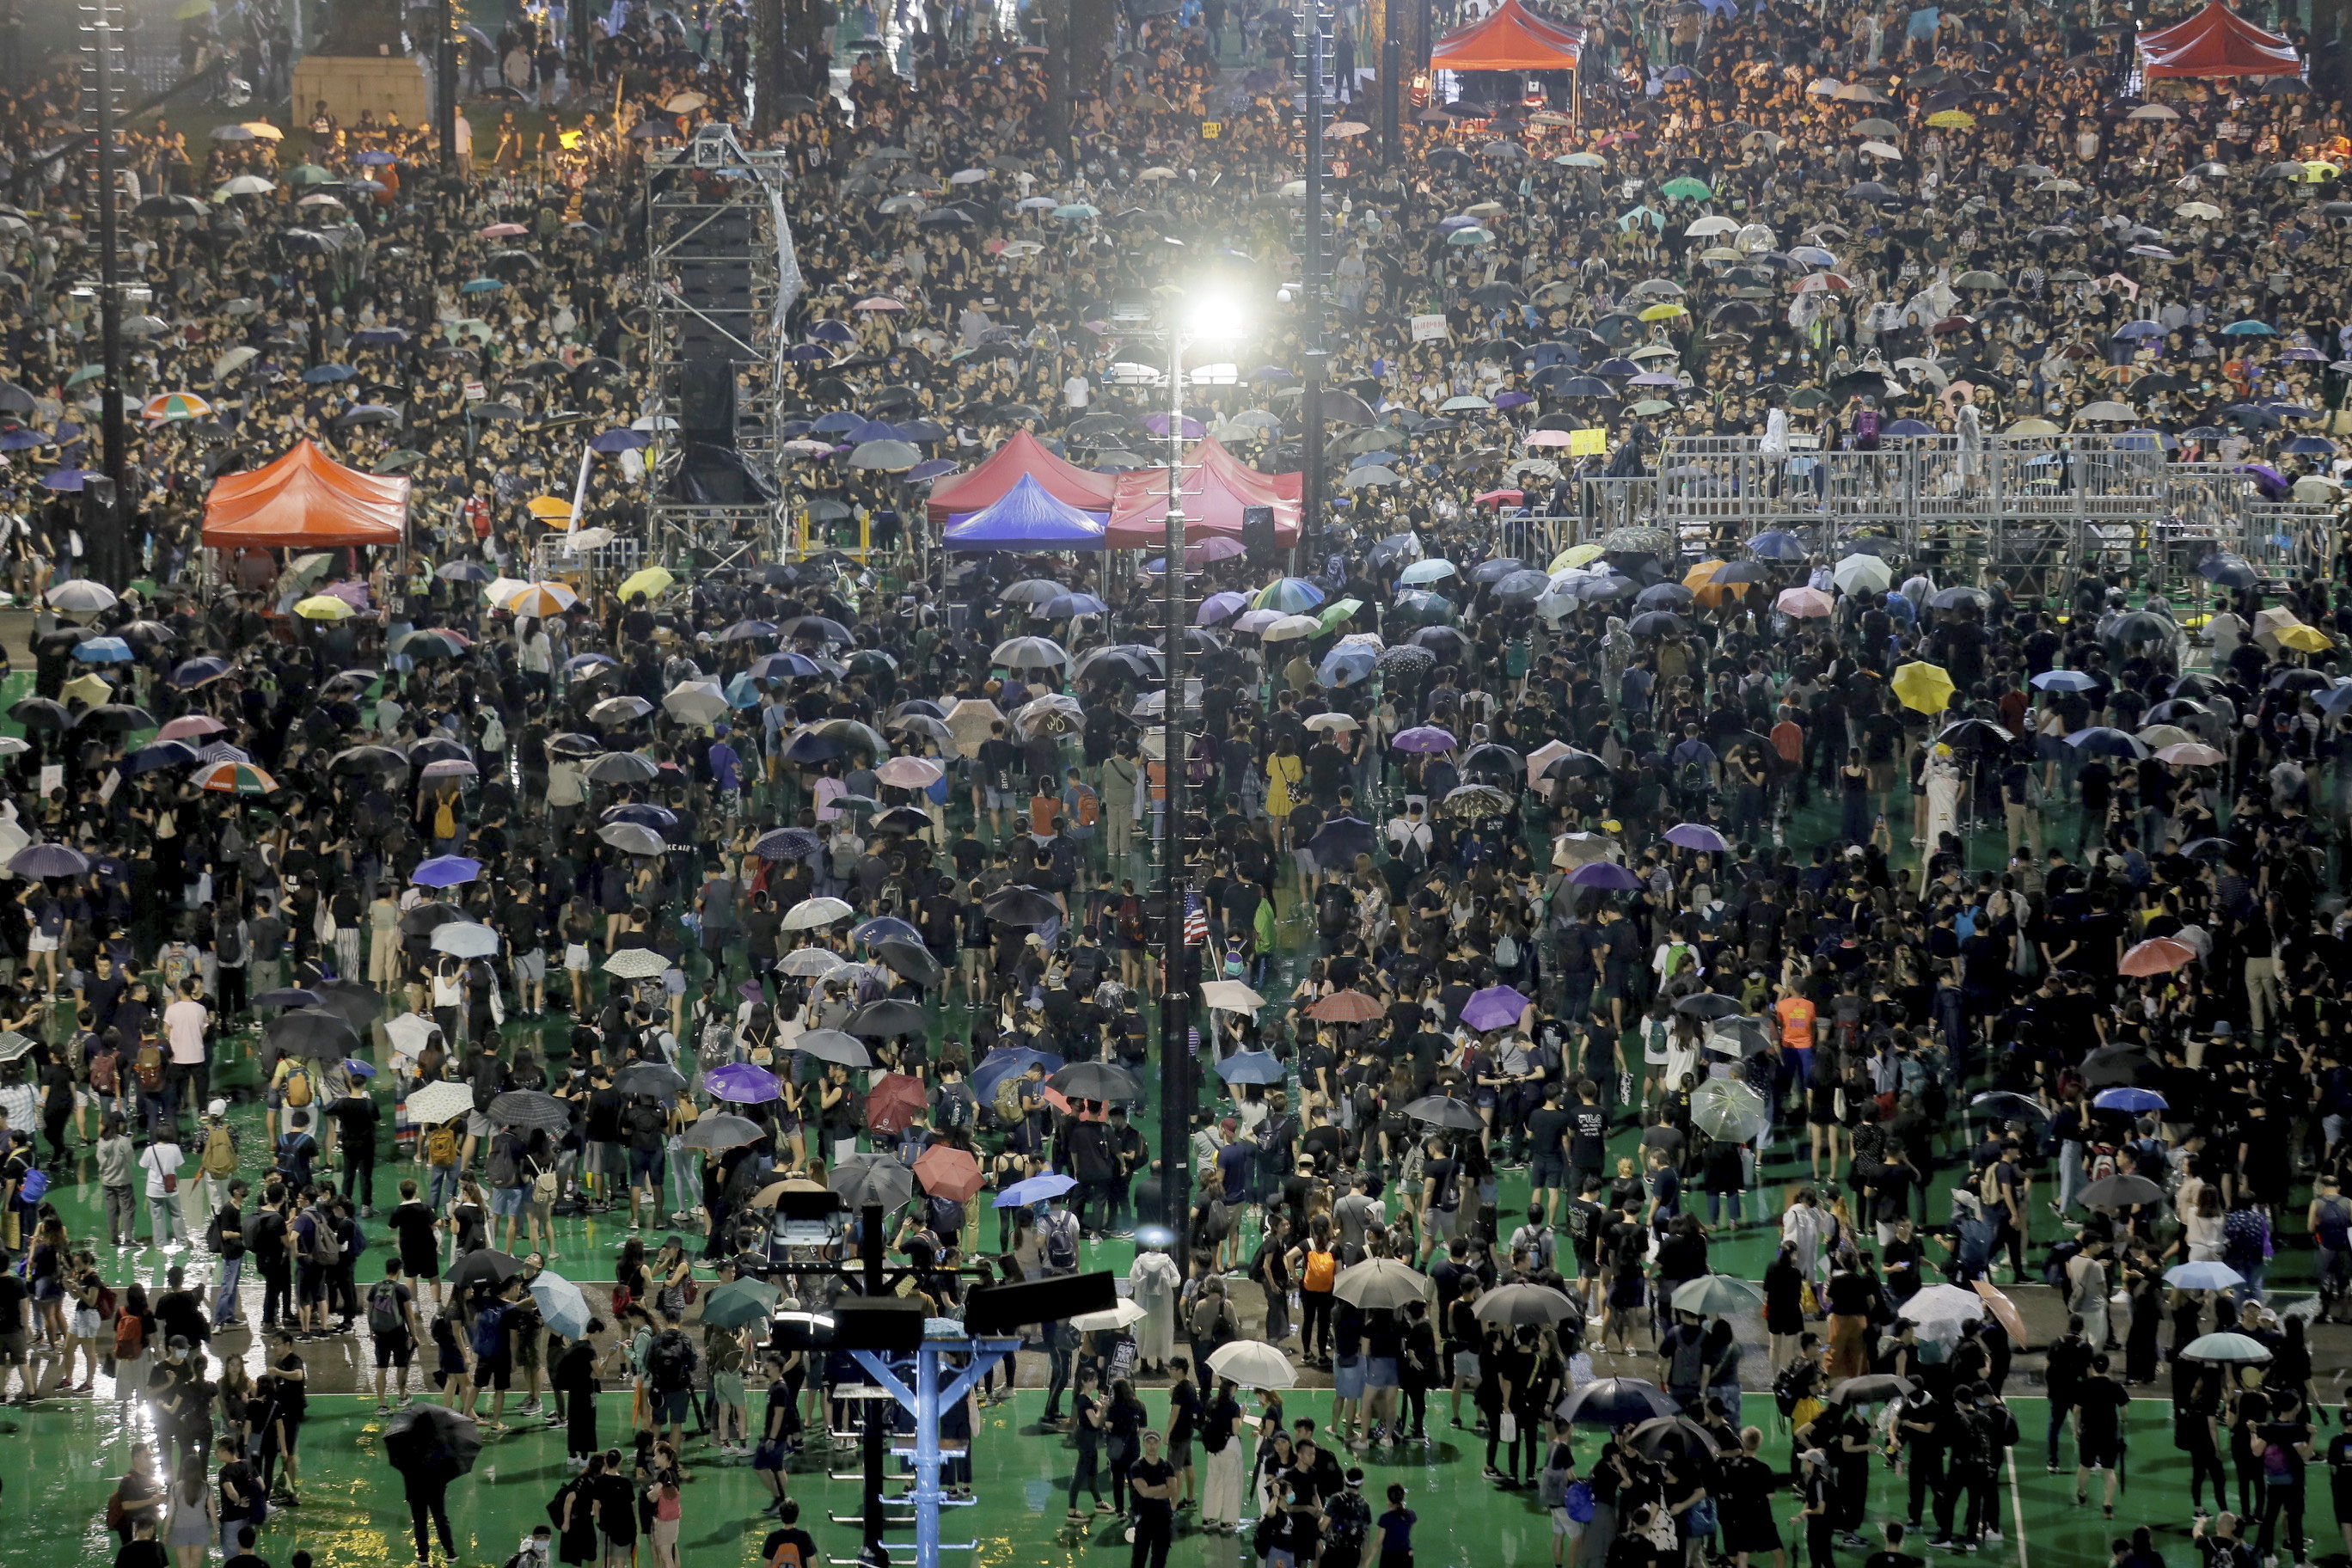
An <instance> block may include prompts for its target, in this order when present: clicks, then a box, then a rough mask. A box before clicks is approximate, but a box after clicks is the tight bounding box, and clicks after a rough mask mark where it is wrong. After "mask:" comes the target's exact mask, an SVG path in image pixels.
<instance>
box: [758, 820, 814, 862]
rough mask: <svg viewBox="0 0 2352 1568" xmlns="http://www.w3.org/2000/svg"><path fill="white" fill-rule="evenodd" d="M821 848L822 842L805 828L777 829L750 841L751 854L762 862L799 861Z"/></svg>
mask: <svg viewBox="0 0 2352 1568" xmlns="http://www.w3.org/2000/svg"><path fill="white" fill-rule="evenodd" d="M823 847H824V843H823V841H822V840H820V839H819V838H818V837H817V836H816V835H815V834H814V833H812V832H810V831H809V830H808V829H807V828H805V827H779V828H775V829H772V831H770V832H767V833H762V834H761V835H760V837H758V838H756V839H754V840H752V843H751V853H752V854H754V855H757V856H758V857H759V858H761V859H762V860H799V859H803V858H806V857H808V856H811V855H814V854H815V853H816V852H817V851H818V850H819V849H822V848H823Z"/></svg>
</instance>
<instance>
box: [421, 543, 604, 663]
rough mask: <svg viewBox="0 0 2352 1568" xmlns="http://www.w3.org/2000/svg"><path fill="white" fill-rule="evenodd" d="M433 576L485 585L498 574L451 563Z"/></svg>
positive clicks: (478, 565) (585, 655) (587, 655)
mask: <svg viewBox="0 0 2352 1568" xmlns="http://www.w3.org/2000/svg"><path fill="white" fill-rule="evenodd" d="M433 575H435V576H436V577H438V578H440V579H441V581H443V582H444V583H487V582H488V581H490V580H491V579H492V578H494V577H496V576H497V575H498V574H497V573H495V572H493V571H491V570H490V569H489V568H488V567H487V566H485V565H483V564H482V563H480V562H478V561H452V562H450V563H447V564H446V565H443V566H436V567H435V568H434V569H433ZM580 658H601V659H603V660H604V662H605V663H606V664H613V663H616V662H618V661H616V660H615V659H614V658H612V656H611V655H609V654H601V653H583V654H582V655H581V656H580ZM579 662H580V659H579V658H575V659H573V660H572V662H571V664H566V665H565V666H564V667H563V668H566V669H570V668H572V665H573V664H577V663H579Z"/></svg>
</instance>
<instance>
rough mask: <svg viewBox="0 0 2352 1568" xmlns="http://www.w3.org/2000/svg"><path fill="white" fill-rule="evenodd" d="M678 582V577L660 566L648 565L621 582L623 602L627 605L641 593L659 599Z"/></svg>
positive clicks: (649, 597)
mask: <svg viewBox="0 0 2352 1568" xmlns="http://www.w3.org/2000/svg"><path fill="white" fill-rule="evenodd" d="M675 584H677V578H675V577H673V576H671V575H670V574H668V573H667V572H666V571H664V570H663V569H662V568H661V567H658V566H648V567H646V568H645V569H644V570H643V571H641V572H633V573H631V574H629V576H628V578H627V580H626V581H625V582H623V583H622V584H621V603H623V604H627V603H628V602H629V601H630V600H631V599H634V598H635V597H636V596H637V595H640V594H643V595H645V596H646V598H648V599H657V598H659V597H660V596H661V595H664V594H667V593H668V592H669V591H670V589H671V587H672V586H673V585H675Z"/></svg>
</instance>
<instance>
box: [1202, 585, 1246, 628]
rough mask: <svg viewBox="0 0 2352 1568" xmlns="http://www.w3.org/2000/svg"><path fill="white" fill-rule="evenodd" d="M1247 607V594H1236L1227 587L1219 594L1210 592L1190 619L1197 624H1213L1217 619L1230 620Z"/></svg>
mask: <svg viewBox="0 0 2352 1568" xmlns="http://www.w3.org/2000/svg"><path fill="white" fill-rule="evenodd" d="M1248 608H1249V595H1247V594H1236V593H1234V592H1233V591H1232V590H1230V589H1228V590H1226V591H1225V592H1223V593H1221V594H1212V595H1209V596H1208V597H1207V598H1205V599H1203V600H1202V601H1201V607H1200V609H1199V611H1198V612H1196V613H1195V614H1194V616H1193V617H1192V619H1193V621H1194V623H1195V624H1197V625H1200V626H1214V625H1216V624H1217V623H1218V622H1219V621H1223V620H1230V619H1231V618H1232V617H1234V616H1238V615H1240V614H1241V613H1242V612H1243V611H1244V610H1246V609H1248Z"/></svg>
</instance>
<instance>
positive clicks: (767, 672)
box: [751, 653, 824, 680]
mask: <svg viewBox="0 0 2352 1568" xmlns="http://www.w3.org/2000/svg"><path fill="white" fill-rule="evenodd" d="M823 674H824V669H823V668H821V667H820V666H819V665H818V664H817V662H816V660H814V659H813V658H809V657H808V655H806V654H804V653H772V654H765V655H762V656H761V658H755V659H753V660H752V661H751V679H754V680H789V679H793V677H795V676H803V675H823Z"/></svg>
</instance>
